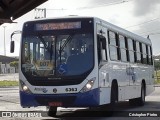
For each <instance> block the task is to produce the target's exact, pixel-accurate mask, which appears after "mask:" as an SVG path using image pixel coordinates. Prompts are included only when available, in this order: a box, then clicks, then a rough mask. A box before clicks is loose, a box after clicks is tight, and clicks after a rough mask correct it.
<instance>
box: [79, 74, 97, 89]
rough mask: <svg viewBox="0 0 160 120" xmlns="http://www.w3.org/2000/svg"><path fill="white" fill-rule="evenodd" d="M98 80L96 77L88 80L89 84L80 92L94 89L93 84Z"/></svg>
mask: <svg viewBox="0 0 160 120" xmlns="http://www.w3.org/2000/svg"><path fill="white" fill-rule="evenodd" d="M95 80H96V78H95V77H94V78H92V79H91V80H89V81H88V82H87V84H86V85H85V86H84V87H83V88H82V90H81V91H80V92H87V91H89V90H91V89H92V87H93V85H94V81H95Z"/></svg>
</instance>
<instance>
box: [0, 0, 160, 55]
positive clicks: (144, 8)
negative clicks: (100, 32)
mask: <svg viewBox="0 0 160 120" xmlns="http://www.w3.org/2000/svg"><path fill="white" fill-rule="evenodd" d="M38 8H46V9H47V18H50V17H58V16H66V15H80V16H95V17H99V18H102V19H104V20H106V21H108V22H110V23H112V24H115V25H117V26H120V27H122V28H125V29H127V30H129V31H131V32H134V33H136V34H139V35H140V36H143V37H147V35H148V34H151V35H150V39H151V41H152V44H153V54H154V55H157V54H160V47H159V46H160V0H49V1H48V2H46V3H44V4H42V5H40V6H39V7H38ZM34 17H35V12H34V10H32V11H31V12H29V13H27V14H26V15H24V16H22V17H21V18H19V19H17V20H15V21H16V22H18V23H17V24H4V25H2V26H6V29H5V31H6V53H7V55H9V56H18V55H19V45H20V44H19V42H20V35H15V36H14V38H15V43H16V49H15V53H14V54H11V53H10V52H9V51H10V35H11V33H12V32H13V31H15V30H21V29H22V25H23V23H24V22H25V21H27V20H32V19H34ZM2 26H0V39H1V40H0V41H1V44H0V55H4V47H3V45H4V42H3V41H4V28H3V27H2Z"/></svg>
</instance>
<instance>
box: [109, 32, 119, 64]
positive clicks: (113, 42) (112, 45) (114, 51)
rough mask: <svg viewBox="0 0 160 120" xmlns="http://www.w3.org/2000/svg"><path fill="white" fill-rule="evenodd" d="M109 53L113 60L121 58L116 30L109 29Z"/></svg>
mask: <svg viewBox="0 0 160 120" xmlns="http://www.w3.org/2000/svg"><path fill="white" fill-rule="evenodd" d="M108 43H109V54H110V59H111V60H115V61H116V60H119V55H118V43H117V36H116V33H115V32H112V31H108Z"/></svg>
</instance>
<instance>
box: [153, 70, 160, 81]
mask: <svg viewBox="0 0 160 120" xmlns="http://www.w3.org/2000/svg"><path fill="white" fill-rule="evenodd" d="M154 76H155V84H160V70H158V71H157V74H156V71H155V72H154ZM156 76H158V79H157V77H156Z"/></svg>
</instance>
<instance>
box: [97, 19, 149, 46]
mask: <svg viewBox="0 0 160 120" xmlns="http://www.w3.org/2000/svg"><path fill="white" fill-rule="evenodd" d="M95 20H96V21H97V22H99V23H101V24H102V26H106V27H107V28H108V29H109V30H111V31H113V32H116V33H118V34H121V35H124V36H126V37H128V38H131V39H133V40H136V41H140V42H142V43H146V44H149V45H151V44H152V43H151V40H150V39H147V38H144V37H141V36H139V35H137V34H134V33H132V32H130V31H128V30H125V29H123V28H120V27H118V26H116V25H113V24H111V23H109V22H106V21H104V20H102V19H100V18H95Z"/></svg>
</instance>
